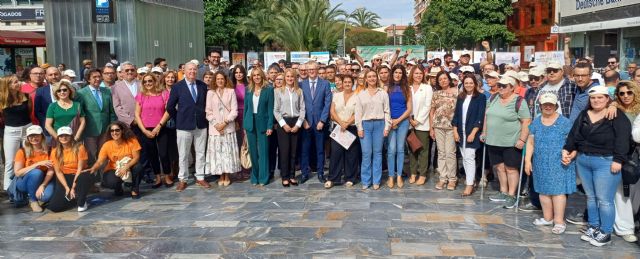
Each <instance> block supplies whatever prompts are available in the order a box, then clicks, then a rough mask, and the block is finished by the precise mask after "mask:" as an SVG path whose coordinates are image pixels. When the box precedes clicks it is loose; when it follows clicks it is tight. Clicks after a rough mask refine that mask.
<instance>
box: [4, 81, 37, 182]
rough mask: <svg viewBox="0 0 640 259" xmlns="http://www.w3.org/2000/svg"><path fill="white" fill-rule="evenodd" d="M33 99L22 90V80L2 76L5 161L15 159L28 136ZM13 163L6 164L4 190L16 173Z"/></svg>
mask: <svg viewBox="0 0 640 259" xmlns="http://www.w3.org/2000/svg"><path fill="white" fill-rule="evenodd" d="M31 107H32V106H31V99H29V96H28V95H27V94H25V93H21V92H20V82H19V81H18V77H16V76H15V75H9V76H4V77H2V78H0V110H2V118H3V119H4V139H3V141H2V148H3V151H4V161H13V160H14V158H15V156H16V152H18V150H20V144H21V143H22V140H23V139H24V138H25V137H26V134H25V133H26V130H27V129H28V128H29V126H31V119H30V118H29V116H30V115H31V110H32V109H31ZM14 173H15V170H14V165H13V163H6V162H5V166H4V186H3V187H4V190H7V189H8V188H9V184H10V183H11V177H12V176H13V175H14Z"/></svg>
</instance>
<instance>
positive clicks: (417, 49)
mask: <svg viewBox="0 0 640 259" xmlns="http://www.w3.org/2000/svg"><path fill="white" fill-rule="evenodd" d="M356 49H357V50H358V53H360V56H361V57H362V58H363V59H364V60H367V61H371V58H373V55H375V54H379V55H380V56H382V60H385V61H390V60H391V57H392V56H393V53H395V51H396V49H400V55H404V53H406V52H407V51H409V57H408V58H407V59H408V60H410V59H414V58H415V59H424V57H425V51H424V46H420V45H409V46H358V47H357V48H356Z"/></svg>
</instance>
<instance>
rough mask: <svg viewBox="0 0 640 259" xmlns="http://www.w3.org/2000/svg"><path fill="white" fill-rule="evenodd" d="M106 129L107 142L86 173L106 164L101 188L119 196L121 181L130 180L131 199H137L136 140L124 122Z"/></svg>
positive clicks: (116, 122) (137, 154) (139, 171)
mask: <svg viewBox="0 0 640 259" xmlns="http://www.w3.org/2000/svg"><path fill="white" fill-rule="evenodd" d="M145 77H147V76H145ZM108 129H109V137H108V138H107V139H108V140H107V142H105V143H104V145H102V148H100V154H98V159H97V161H96V162H95V164H93V166H92V167H91V168H89V169H87V170H86V171H87V172H91V173H96V172H98V171H99V170H100V168H102V166H103V165H104V163H105V162H107V166H106V167H105V168H104V171H103V172H104V173H103V174H102V186H103V187H105V188H109V189H113V190H114V192H115V194H116V195H118V196H119V195H122V194H123V190H122V183H123V182H124V180H123V179H127V178H128V179H131V198H132V199H139V198H140V181H141V180H142V175H141V174H142V165H140V164H138V160H140V149H141V147H140V144H139V143H138V139H137V138H136V136H135V135H134V134H133V131H131V130H130V129H129V127H128V126H127V125H126V124H124V122H121V121H115V122H113V123H111V125H109V127H108ZM128 174H130V176H127V175H128ZM129 177H130V178H129Z"/></svg>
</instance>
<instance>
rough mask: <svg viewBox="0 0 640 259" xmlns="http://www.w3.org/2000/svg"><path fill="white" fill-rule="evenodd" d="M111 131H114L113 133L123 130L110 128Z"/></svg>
mask: <svg viewBox="0 0 640 259" xmlns="http://www.w3.org/2000/svg"><path fill="white" fill-rule="evenodd" d="M109 132H112V133H113V132H116V133H119V132H122V130H121V129H109Z"/></svg>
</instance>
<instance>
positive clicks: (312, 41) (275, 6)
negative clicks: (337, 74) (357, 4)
mask: <svg viewBox="0 0 640 259" xmlns="http://www.w3.org/2000/svg"><path fill="white" fill-rule="evenodd" d="M258 2H259V3H257V4H256V5H255V6H254V7H253V9H252V10H251V12H249V13H248V15H247V16H245V17H241V18H240V21H239V25H238V27H237V29H236V32H237V33H238V34H239V35H254V36H256V37H257V38H258V39H259V40H260V42H262V43H263V44H270V43H276V44H277V45H278V46H279V47H278V46H276V48H281V49H284V50H309V51H311V50H328V49H330V48H331V47H333V48H335V45H336V42H337V40H338V39H339V38H340V37H341V36H342V28H343V24H342V23H339V22H338V21H339V20H340V19H339V18H340V17H341V16H346V14H345V13H344V12H343V11H342V10H339V9H338V7H339V5H338V6H335V7H333V8H332V7H331V5H330V3H329V1H328V0H297V1H292V0H265V1H258ZM271 46H274V44H271Z"/></svg>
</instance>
